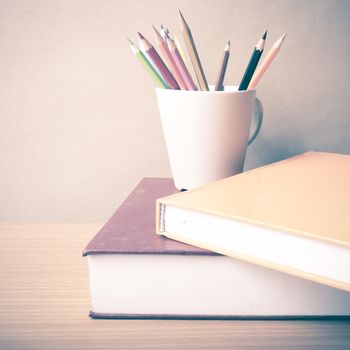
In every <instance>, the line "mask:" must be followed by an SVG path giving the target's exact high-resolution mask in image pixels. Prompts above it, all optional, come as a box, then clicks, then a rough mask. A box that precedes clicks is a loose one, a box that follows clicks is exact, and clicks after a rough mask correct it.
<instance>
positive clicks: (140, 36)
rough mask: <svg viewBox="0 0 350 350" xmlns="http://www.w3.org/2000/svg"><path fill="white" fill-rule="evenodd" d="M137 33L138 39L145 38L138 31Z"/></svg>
mask: <svg viewBox="0 0 350 350" xmlns="http://www.w3.org/2000/svg"><path fill="white" fill-rule="evenodd" d="M137 34H138V35H139V38H140V39H145V37H144V36H143V35H142V34H141V33H140V32H137Z"/></svg>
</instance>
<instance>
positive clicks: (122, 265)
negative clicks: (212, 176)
mask: <svg viewBox="0 0 350 350" xmlns="http://www.w3.org/2000/svg"><path fill="white" fill-rule="evenodd" d="M176 192H177V190H176V189H175V187H174V184H173V181H172V180H171V179H159V178H145V179H143V180H142V181H141V182H140V183H139V184H138V185H137V187H136V188H135V189H134V190H133V191H132V192H131V194H130V195H129V197H128V198H127V199H126V200H125V201H124V203H123V204H122V205H121V206H120V207H119V208H118V209H117V211H116V212H115V214H114V215H113V216H112V217H111V219H110V220H109V221H108V222H107V223H106V224H105V225H104V226H103V228H102V229H101V230H100V231H99V232H98V233H97V234H96V236H95V237H94V238H93V239H92V240H91V242H90V243H89V244H88V245H87V247H86V248H85V249H84V251H83V255H84V256H86V257H87V259H88V264H89V277H90V292H91V303H92V311H90V316H91V317H92V318H138V319H145V318H151V319H152V318H167V319H242V318H243V319H246V318H248V319H270V318H273V319H279V318H282V319H284V318H287V319H290V318H297V319H303V318H309V317H312V318H315V317H321V318H324V317H326V318H329V317H331V318H338V317H347V316H348V315H350V293H346V292H343V291H340V290H337V289H334V288H331V287H327V286H323V285H319V284H317V283H314V282H310V281H306V280H304V279H300V278H297V277H293V276H289V275H287V274H284V273H281V272H276V271H273V270H269V269H266V268H263V267H260V266H257V265H253V264H250V263H246V262H243V261H239V260H236V259H233V258H229V257H225V256H222V255H219V254H215V253H212V252H210V251H207V250H203V249H200V248H197V247H193V246H190V245H187V244H183V243H180V242H176V241H173V240H170V239H168V238H165V237H163V236H159V235H157V234H156V233H155V225H156V224H155V222H156V217H155V215H156V199H158V198H161V197H164V196H167V195H170V194H173V193H176ZM213 230H214V231H215V228H213Z"/></svg>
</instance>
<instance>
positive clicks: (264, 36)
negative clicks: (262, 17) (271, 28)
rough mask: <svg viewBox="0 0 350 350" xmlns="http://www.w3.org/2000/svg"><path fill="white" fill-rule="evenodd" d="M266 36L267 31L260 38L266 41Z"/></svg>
mask: <svg viewBox="0 0 350 350" xmlns="http://www.w3.org/2000/svg"><path fill="white" fill-rule="evenodd" d="M266 36H267V31H266V32H265V33H264V35H263V37H262V38H263V39H264V40H266Z"/></svg>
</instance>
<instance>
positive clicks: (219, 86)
mask: <svg viewBox="0 0 350 350" xmlns="http://www.w3.org/2000/svg"><path fill="white" fill-rule="evenodd" d="M229 57H230V40H229V41H228V42H227V44H226V46H225V50H224V55H223V57H222V62H221V65H220V70H219V75H218V79H217V81H216V84H215V88H214V90H215V91H222V90H224V78H225V73H226V68H227V62H228V59H229Z"/></svg>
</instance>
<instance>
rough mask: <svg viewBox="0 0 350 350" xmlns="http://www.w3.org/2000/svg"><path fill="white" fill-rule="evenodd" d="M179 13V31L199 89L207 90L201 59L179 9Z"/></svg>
mask: <svg viewBox="0 0 350 350" xmlns="http://www.w3.org/2000/svg"><path fill="white" fill-rule="evenodd" d="M179 13H180V29H181V32H182V35H183V38H184V41H185V44H186V47H187V52H188V54H189V56H190V58H191V62H192V65H193V69H194V72H195V74H196V77H197V81H198V84H199V87H200V89H201V90H205V91H208V90H209V87H208V83H207V80H206V78H205V74H204V71H203V67H202V64H201V61H200V59H199V55H198V52H197V48H196V45H195V43H194V40H193V36H192V33H191V30H190V28H189V26H188V25H187V23H186V21H185V19H184V17H183V15H182V13H181V12H180V11H179Z"/></svg>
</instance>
